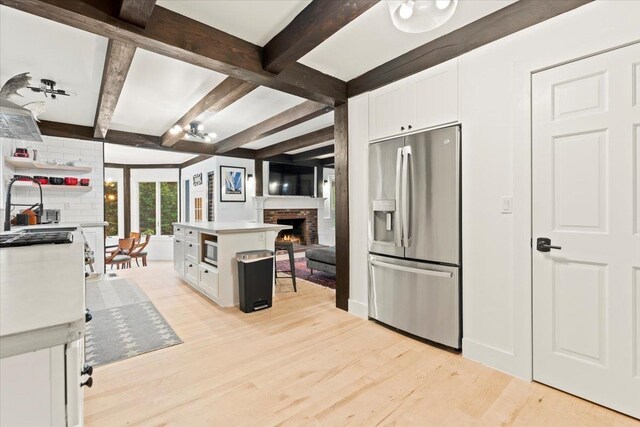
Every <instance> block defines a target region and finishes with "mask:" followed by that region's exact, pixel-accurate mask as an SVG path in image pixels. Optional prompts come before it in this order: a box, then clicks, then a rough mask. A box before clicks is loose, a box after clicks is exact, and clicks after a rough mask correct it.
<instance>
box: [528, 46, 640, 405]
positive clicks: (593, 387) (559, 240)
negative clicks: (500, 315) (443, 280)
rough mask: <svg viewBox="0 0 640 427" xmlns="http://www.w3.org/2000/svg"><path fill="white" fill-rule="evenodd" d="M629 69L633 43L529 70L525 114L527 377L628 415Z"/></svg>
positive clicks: (638, 334) (639, 356)
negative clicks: (529, 173) (544, 244)
mask: <svg viewBox="0 0 640 427" xmlns="http://www.w3.org/2000/svg"><path fill="white" fill-rule="evenodd" d="M639 66H640V44H634V45H631V46H628V47H625V48H621V49H617V50H614V51H611V52H607V53H603V54H600V55H597V56H594V57H590V58H587V59H583V60H580V61H577V62H573V63H570V64H567V65H563V66H560V67H556V68H553V69H550V70H546V71H543V72H540V73H537V74H535V75H534V76H533V106H532V108H533V118H532V119H533V128H532V131H533V246H534V250H533V378H534V379H535V380H536V381H540V382H543V383H546V384H549V385H551V386H553V387H556V388H559V389H561V390H565V391H567V392H569V393H572V394H575V395H577V396H580V397H583V398H585V399H588V400H591V401H594V402H597V403H599V404H601V405H604V406H607V407H610V408H613V409H615V410H618V411H620V412H624V413H626V414H629V415H632V416H635V417H640V205H639V204H638V203H639V200H640V178H639V176H638V174H639V173H640V154H639V153H640V105H639V103H640V96H638V93H639V92H638V90H639V87H638V86H639V85H640V81H639V77H638V67H639ZM541 237H545V238H549V239H550V240H551V245H554V246H560V247H561V249H551V250H550V251H547V252H544V251H540V250H538V249H539V248H538V247H537V246H538V245H537V239H538V238H541Z"/></svg>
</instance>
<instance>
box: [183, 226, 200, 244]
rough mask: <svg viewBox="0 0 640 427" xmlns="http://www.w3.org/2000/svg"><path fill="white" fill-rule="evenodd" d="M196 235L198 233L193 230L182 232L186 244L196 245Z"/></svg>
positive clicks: (188, 229)
mask: <svg viewBox="0 0 640 427" xmlns="http://www.w3.org/2000/svg"><path fill="white" fill-rule="evenodd" d="M198 234H199V233H198V231H197V230H194V229H193V228H185V230H184V238H185V240H186V241H187V242H196V243H198Z"/></svg>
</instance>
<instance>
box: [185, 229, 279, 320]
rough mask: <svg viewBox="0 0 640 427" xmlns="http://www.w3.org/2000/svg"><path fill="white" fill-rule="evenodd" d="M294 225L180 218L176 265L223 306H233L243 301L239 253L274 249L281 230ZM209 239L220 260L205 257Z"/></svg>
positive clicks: (194, 286)
mask: <svg viewBox="0 0 640 427" xmlns="http://www.w3.org/2000/svg"><path fill="white" fill-rule="evenodd" d="M290 228H291V226H288V225H278V224H264V223H255V222H176V223H174V224H173V235H174V240H173V267H174V269H175V271H176V272H177V273H178V275H179V276H180V277H181V278H182V279H183V280H184V281H185V282H187V283H188V284H189V285H191V287H193V288H194V289H195V290H197V291H198V292H200V293H201V294H203V295H204V296H206V297H207V298H209V299H211V300H212V301H214V302H215V303H216V304H218V305H220V306H222V307H232V306H234V305H238V304H239V298H238V295H239V287H238V265H237V261H236V253H238V252H243V251H252V250H257V249H266V250H269V251H273V250H274V249H275V240H276V236H277V235H278V233H279V232H280V231H281V230H286V229H290ZM207 241H209V242H214V243H215V244H216V245H217V263H215V262H211V261H210V260H206V259H205V258H206V242H207ZM215 264H217V265H215ZM271 280H273V277H272V278H271Z"/></svg>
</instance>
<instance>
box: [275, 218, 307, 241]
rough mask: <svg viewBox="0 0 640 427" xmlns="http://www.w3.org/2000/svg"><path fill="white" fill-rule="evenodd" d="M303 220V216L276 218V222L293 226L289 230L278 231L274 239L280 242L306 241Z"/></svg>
mask: <svg viewBox="0 0 640 427" xmlns="http://www.w3.org/2000/svg"><path fill="white" fill-rule="evenodd" d="M305 221H306V220H305V219H304V218H291V219H288V218H287V219H285V218H280V219H278V224H283V225H290V226H292V227H293V228H292V229H291V230H282V231H281V232H280V233H278V237H277V238H276V240H278V241H280V242H293V243H299V244H301V245H304V244H305V243H306V242H305V240H304V225H305Z"/></svg>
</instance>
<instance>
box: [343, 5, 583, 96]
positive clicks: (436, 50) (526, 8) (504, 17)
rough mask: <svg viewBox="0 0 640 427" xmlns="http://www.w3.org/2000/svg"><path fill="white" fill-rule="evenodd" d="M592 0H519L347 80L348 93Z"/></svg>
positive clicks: (362, 90)
mask: <svg viewBox="0 0 640 427" xmlns="http://www.w3.org/2000/svg"><path fill="white" fill-rule="evenodd" d="M591 1H592V0H562V1H557V0H519V1H517V2H515V3H512V4H510V5H508V6H506V7H504V8H502V9H500V10H498V11H496V12H494V13H492V14H490V15H487V16H484V17H482V18H480V19H478V20H477V21H473V22H471V23H469V24H467V25H465V26H464V27H462V28H459V29H457V30H455V31H452V32H450V33H448V34H445V35H444V36H442V37H439V38H437V39H435V40H433V41H431V42H429V43H426V44H424V45H422V46H420V47H418V48H416V49H413V50H412V51H409V52H407V53H405V54H404V55H401V56H399V57H397V58H395V59H392V60H391V61H389V62H387V63H385V64H382V65H380V66H379V67H376V68H374V69H373V70H370V71H367V72H366V73H364V74H362V75H361V76H359V77H356V78H355V79H352V80H349V83H348V84H347V86H348V93H349V97H352V96H356V95H359V94H361V93H365V92H368V91H370V90H374V89H377V88H379V87H382V86H385V85H387V84H389V83H392V82H394V81H397V80H400V79H403V78H405V77H408V76H410V75H412V74H415V73H417V72H420V71H422V70H425V69H427V68H431V67H433V66H435V65H438V64H440V63H442V62H445V61H448V60H450V59H453V58H456V57H458V56H460V55H463V54H465V53H467V52H470V51H472V50H474V49H476V48H478V47H480V46H484V45H486V44H488V43H491V42H493V41H496V40H498V39H501V38H503V37H506V36H508V35H510V34H513V33H515V32H517V31H520V30H523V29H525V28H528V27H531V26H532V25H536V24H539V23H540V22H543V21H546V20H547V19H550V18H553V17H554V16H557V15H560V14H563V13H565V12H568V11H570V10H573V9H575V8H578V7H580V6H583V5H585V4H587V3H590V2H591Z"/></svg>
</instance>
